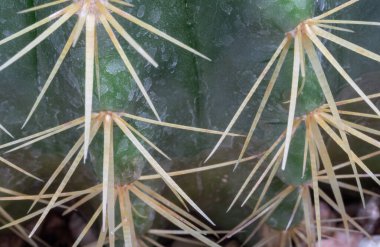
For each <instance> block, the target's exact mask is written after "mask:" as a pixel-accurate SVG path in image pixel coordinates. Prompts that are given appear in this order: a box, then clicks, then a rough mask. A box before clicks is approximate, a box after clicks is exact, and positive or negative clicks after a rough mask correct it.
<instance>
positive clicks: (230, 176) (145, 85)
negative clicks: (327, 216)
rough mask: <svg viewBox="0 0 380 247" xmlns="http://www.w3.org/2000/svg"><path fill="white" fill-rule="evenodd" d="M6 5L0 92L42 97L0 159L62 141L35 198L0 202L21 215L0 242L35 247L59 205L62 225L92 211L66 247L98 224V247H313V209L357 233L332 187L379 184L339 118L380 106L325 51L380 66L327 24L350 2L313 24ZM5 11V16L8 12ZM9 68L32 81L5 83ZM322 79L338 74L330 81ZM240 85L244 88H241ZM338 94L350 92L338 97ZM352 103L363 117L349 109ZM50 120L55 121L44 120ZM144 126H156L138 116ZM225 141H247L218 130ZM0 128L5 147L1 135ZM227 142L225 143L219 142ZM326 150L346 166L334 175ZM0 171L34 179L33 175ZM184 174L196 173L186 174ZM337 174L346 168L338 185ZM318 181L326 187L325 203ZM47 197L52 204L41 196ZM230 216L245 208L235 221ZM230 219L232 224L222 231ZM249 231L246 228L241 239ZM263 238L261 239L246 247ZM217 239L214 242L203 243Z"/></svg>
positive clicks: (174, 8) (90, 1) (184, 5)
mask: <svg viewBox="0 0 380 247" xmlns="http://www.w3.org/2000/svg"><path fill="white" fill-rule="evenodd" d="M364 1H366V0H363V1H361V2H364ZM11 2H12V3H15V5H14V6H11V4H10V3H8V4H7V3H4V6H7V7H9V8H11V10H12V11H13V10H14V11H15V12H16V11H19V10H21V11H20V14H22V15H20V16H24V17H17V18H20V20H22V21H20V24H18V23H17V25H15V26H14V27H13V26H10V25H13V24H14V21H12V20H6V21H5V23H7V24H6V26H7V28H10V29H12V31H11V32H9V31H7V32H3V33H6V37H4V38H3V39H2V40H0V45H1V46H3V47H4V46H9V45H10V44H13V43H15V44H17V46H15V47H14V48H12V49H10V51H9V52H8V51H7V55H6V58H2V60H1V63H2V65H1V66H0V71H1V73H6V74H7V76H6V77H5V80H9V78H13V77H15V78H16V79H17V81H16V82H17V83H19V84H20V85H21V86H20V89H19V90H17V93H19V94H22V93H23V90H25V91H28V90H29V88H26V87H25V89H23V86H22V85H23V84H25V83H26V82H25V81H23V80H27V79H28V80H30V81H31V82H32V83H30V84H33V83H34V84H37V82H38V81H41V82H42V84H41V90H40V92H39V93H38V96H37V99H35V100H34V103H32V102H33V99H32V100H29V99H28V103H30V104H31V105H32V107H31V109H30V111H29V113H28V114H27V117H26V120H24V121H22V124H20V121H19V120H17V121H16V122H15V121H13V122H10V123H7V122H6V121H2V122H3V123H4V124H5V126H7V128H8V129H10V130H11V131H12V133H15V131H16V133H17V135H16V139H15V140H13V141H10V142H9V140H7V141H4V144H2V145H0V149H2V150H6V151H7V153H15V154H19V153H22V152H24V150H25V148H26V147H29V148H31V149H32V150H33V149H36V150H45V152H46V153H51V154H54V153H55V152H57V151H56V148H55V144H54V145H51V144H52V143H55V141H57V140H60V139H61V138H62V135H61V134H65V138H64V140H63V141H61V143H62V145H61V146H60V147H59V149H60V150H61V151H62V150H64V151H62V153H64V157H63V159H62V160H60V163H59V164H55V166H54V169H52V170H49V171H48V172H47V173H49V175H48V176H47V179H46V181H45V182H44V185H43V186H42V189H41V186H40V185H41V184H38V185H37V184H33V189H32V188H31V190H30V191H27V192H26V193H28V194H20V193H19V192H15V191H14V190H12V189H13V188H9V189H5V188H3V187H0V188H1V190H0V192H2V193H3V194H6V195H4V196H3V197H1V198H0V199H1V201H3V202H8V205H11V203H13V202H14V201H20V200H27V201H31V202H32V205H31V206H30V207H29V211H28V213H27V214H26V215H25V216H23V217H20V218H19V219H17V220H15V219H14V218H13V217H11V216H10V214H9V213H8V212H6V211H5V210H3V208H0V209H1V211H0V216H1V218H0V219H1V220H3V221H4V220H5V221H7V222H4V226H2V227H1V229H6V228H11V229H14V231H16V232H17V233H18V234H19V235H20V236H21V237H22V238H23V239H25V240H26V241H27V242H28V243H30V244H31V245H33V246H38V244H36V243H37V242H35V241H37V240H38V238H37V237H36V236H35V234H36V231H37V229H38V228H39V227H40V226H41V224H42V223H43V221H44V220H45V219H46V216H47V215H48V214H49V212H50V211H51V210H52V209H54V208H57V207H64V208H65V211H64V214H65V215H66V214H69V213H70V212H72V211H73V210H77V209H79V208H80V207H81V206H82V205H84V204H89V203H91V204H93V205H96V206H95V210H94V212H93V213H92V215H91V216H90V217H89V219H88V223H87V224H86V226H85V227H84V229H82V231H81V234H80V235H79V237H78V238H77V239H76V241H75V243H73V246H79V245H80V244H81V241H82V240H83V238H84V237H85V235H86V234H87V232H88V231H89V230H90V229H92V228H96V225H98V224H99V226H100V227H99V239H98V241H97V242H96V243H94V245H96V246H103V245H105V244H106V243H109V245H110V246H119V245H120V246H150V245H152V246H160V243H159V241H160V239H157V237H158V238H165V237H168V238H169V239H170V238H171V239H177V240H179V241H184V242H191V243H195V244H205V245H207V246H220V243H221V242H223V241H224V240H226V239H228V238H230V237H233V236H235V235H238V237H239V238H240V239H241V240H242V242H243V244H248V243H256V244H257V245H259V246H264V245H267V246H271V244H272V243H273V242H274V243H279V244H280V246H287V245H288V244H289V243H295V244H296V245H300V246H301V242H305V244H306V245H307V246H314V245H315V243H316V242H317V241H318V242H319V243H320V242H321V240H322V237H323V232H324V221H323V219H321V217H320V209H319V205H320V201H324V202H326V203H327V204H328V205H330V207H331V208H333V209H334V210H335V211H336V212H337V213H338V214H339V217H340V220H341V222H342V224H343V228H344V230H345V232H346V233H347V235H349V234H350V225H351V226H353V227H354V228H355V229H356V230H358V231H360V232H361V233H362V234H363V235H365V236H369V234H368V233H367V232H366V231H365V230H364V229H363V227H362V226H360V225H359V224H358V223H357V222H356V221H355V219H354V218H353V217H351V216H349V215H348V213H347V212H346V205H345V203H344V200H343V193H342V191H341V190H342V189H345V190H351V191H354V192H357V193H358V194H359V196H360V199H361V200H362V203H363V205H364V206H365V195H374V193H373V192H371V191H369V190H366V188H365V185H363V179H361V178H362V177H369V178H371V179H372V180H373V181H374V182H375V183H377V184H378V185H380V180H379V179H378V178H377V176H376V174H375V172H374V171H372V167H371V166H370V165H368V164H366V160H367V159H370V158H373V157H375V156H377V154H378V152H373V153H369V154H366V155H364V156H362V155H361V154H360V155H359V154H358V153H357V152H356V146H357V144H356V143H355V141H354V140H352V139H353V137H355V138H356V139H359V140H361V141H364V142H365V143H367V144H369V145H372V146H374V147H376V148H379V147H380V144H379V142H378V141H377V140H376V139H375V138H374V137H373V136H375V135H378V134H379V132H378V130H376V128H374V127H371V126H367V125H366V124H361V123H360V124H359V123H357V122H355V121H354V120H353V119H352V116H355V117H357V118H359V117H360V118H365V119H376V118H378V116H379V115H380V111H379V110H378V108H377V106H376V102H375V101H374V100H375V99H376V98H377V97H378V96H379V95H378V94H373V95H367V94H366V93H365V92H364V89H362V88H361V86H363V85H358V84H357V82H356V81H355V80H353V77H352V76H350V74H349V72H347V71H346V66H345V64H343V63H342V64H341V63H340V62H339V60H340V56H339V55H335V51H336V50H337V48H333V47H330V44H331V43H333V44H337V45H339V46H341V47H343V48H345V49H346V50H347V49H348V50H349V51H350V52H354V53H357V54H359V56H361V57H365V58H366V59H368V58H369V60H374V61H375V62H380V56H379V55H377V53H375V52H372V51H370V50H368V49H365V48H364V47H362V46H359V45H356V44H354V43H353V42H350V41H348V40H350V38H351V37H349V38H341V36H342V37H345V36H344V35H345V34H346V33H353V32H354V31H353V30H351V29H349V25H353V26H360V27H366V28H371V26H379V25H380V24H379V23H378V22H373V21H361V20H356V19H354V20H350V18H347V19H346V18H342V19H340V16H339V14H341V13H344V12H345V11H349V10H350V8H351V7H352V6H353V5H355V4H358V5H360V3H358V2H359V1H358V0H350V1H344V2H343V3H340V5H339V4H336V6H333V7H332V6H329V8H327V9H323V11H322V12H323V13H320V12H321V10H320V9H318V7H319V5H318V3H317V2H315V1H311V0H302V1H288V0H276V1H263V0H255V1H241V2H232V1H221V2H217V3H216V6H217V8H216V9H215V4H214V3H211V2H207V1H197V0H196V1H191V2H187V1H185V2H178V1H154V2H149V1H144V0H139V1H134V2H132V3H130V2H126V1H122V0H73V1H71V0H56V1H42V0H41V1H40V0H34V1H27V2H26V3H25V2H24V1H11ZM14 8H17V10H16V9H14ZM148 8H149V10H147V9H148ZM4 10H5V11H2V12H1V13H2V14H3V15H6V14H9V10H8V9H4ZM147 11H149V13H150V16H148V14H146V12H147ZM32 13H33V14H32ZM312 16H315V17H312ZM334 16H339V17H338V18H339V19H334ZM32 17H33V18H32ZM146 18H147V19H146ZM48 23H51V25H50V26H48V27H46V28H43V26H44V25H46V24H48ZM148 23H151V24H152V25H151V24H148ZM20 25H21V26H20ZM247 31H249V32H247ZM10 33H13V34H10ZM82 33H83V35H82ZM136 33H137V34H136ZM283 33H285V37H282V35H283ZM335 33H337V34H335ZM204 34H207V35H204ZM170 35H173V36H170ZM82 36H83V37H82ZM174 37H175V38H174ZM322 39H323V40H326V41H329V42H330V43H329V44H327V43H324V42H323V41H322ZM180 40H181V41H180ZM281 40H282V41H281ZM167 41H169V42H167ZM247 41H248V42H247ZM25 43H26V45H25ZM187 44H188V45H187ZM20 46H21V48H20ZM36 47H37V51H36V52H35V50H34V48H36ZM192 47H194V48H192ZM252 48H253V49H252ZM14 50H16V51H14ZM183 51H187V52H183ZM338 51H341V50H338ZM201 52H202V53H201ZM273 52H274V53H273ZM342 52H343V51H342ZM130 53H131V54H130ZM189 53H190V54H189ZM271 53H273V54H271ZM203 54H207V56H206V55H203ZM209 57H211V58H213V61H211V59H210V58H209ZM22 63H23V65H26V66H23V67H26V68H28V69H30V73H27V74H24V72H21V73H20V74H18V73H19V71H22V69H21V68H19V67H17V65H19V64H22ZM159 65H160V66H162V68H161V67H158V66H159ZM252 67H253V68H252ZM234 70H237V71H234ZM232 72H233V73H232ZM256 73H257V74H258V76H255V74H256ZM334 73H336V74H337V75H338V76H335V77H333V76H330V74H334ZM15 74H16V75H17V76H16V75H15ZM252 78H255V82H254V83H253V84H247V83H243V84H241V81H243V80H246V79H252ZM331 78H333V79H331ZM341 78H343V79H344V80H343V81H342V80H341ZM55 81H57V82H59V84H57V83H53V82H55ZM267 81H268V82H267ZM83 82H84V84H83ZM335 82H336V83H335ZM343 82H346V83H348V85H349V86H350V87H352V89H353V91H354V92H355V93H356V95H355V96H350V97H344V98H343V99H339V100H337V99H336V94H337V93H336V92H337V91H338V90H337V88H339V87H342V85H343ZM6 83H9V82H6ZM135 83H136V84H135ZM150 83H151V85H150ZM234 83H236V84H234ZM265 83H267V85H266V86H265V85H263V84H265ZM55 84H57V85H55ZM52 87H54V89H55V90H51V89H50V90H49V88H52ZM94 89H95V90H94ZM231 91H234V92H238V93H236V94H232V95H231ZM177 93H178V94H179V95H177ZM372 93H376V92H372ZM227 95H228V96H227ZM242 95H243V96H242ZM357 95H358V96H360V97H358V98H355V97H356V96H357ZM226 96H227V97H226ZM4 97H5V96H4ZM242 98H243V99H242ZM252 101H253V103H252ZM326 102H327V103H326ZM251 103H252V104H251ZM44 105H45V106H44ZM47 105H48V106H49V107H47ZM353 105H360V106H361V107H362V108H363V109H368V110H369V111H373V112H374V113H375V114H374V113H368V112H363V111H362V109H360V110H355V108H353V109H354V110H352V109H351V108H350V107H352V106H353ZM26 106H28V104H26V105H22V106H20V105H19V104H17V107H19V108H20V109H25V108H27V107H26ZM54 109H56V110H54ZM236 109H237V110H236ZM54 111H55V112H58V113H57V114H56V116H53V115H52V114H50V113H52V112H54ZM83 111H84V114H82V112H83ZM268 112H269V113H268ZM152 113H153V116H154V117H155V118H156V119H157V120H155V119H152V118H150V117H149V116H150V115H151V114H152ZM230 113H233V114H232V115H233V116H232V120H229V118H230V117H229V116H230V115H231V114H230ZM246 113H247V114H246ZM252 114H253V115H252ZM72 119H74V120H72ZM252 119H253V120H252ZM238 120H239V121H240V120H243V121H244V122H242V123H238ZM29 122H30V124H28V125H27V123H29ZM32 122H35V123H36V124H35V125H34V126H33V124H31V123H32ZM62 122H63V123H62ZM18 124H20V125H21V128H22V129H23V133H22V134H19V133H18V132H17V131H18V130H17V128H16V127H15V125H18ZM226 124H228V125H227V127H226V128H225V125H226ZM8 125H9V126H10V127H8ZM52 125H53V126H54V125H56V127H51V126H52ZM195 126H197V127H195ZM198 126H200V127H198ZM41 127H43V128H45V129H44V130H41ZM236 127H237V128H236ZM222 128H225V130H224V131H218V130H216V129H222ZM233 128H236V129H239V130H238V131H234V132H239V133H245V132H247V133H246V135H245V134H236V133H232V129H233ZM0 129H1V130H2V131H3V132H4V133H7V134H8V135H10V132H9V131H7V129H5V128H4V127H3V125H0ZM75 129H79V130H75ZM82 129H83V133H82V134H81V132H82ZM78 133H79V134H78ZM10 136H11V137H13V136H12V135H10ZM215 136H220V137H219V140H218V139H215ZM242 137H244V138H243V140H244V141H243V142H240V140H241V139H242ZM226 138H229V142H230V143H233V144H229V145H223V144H224V141H225V140H226ZM231 138H233V139H231ZM180 141H181V142H183V144H182V143H181V142H180ZM215 141H216V144H214V142H215ZM333 143H334V144H333ZM334 145H335V148H336V147H338V148H340V149H341V152H343V153H344V154H346V157H347V159H348V161H345V162H344V163H342V164H339V163H338V162H337V163H336V161H335V160H334V157H332V155H331V153H332V151H331V148H332V146H334ZM46 150H47V151H46ZM247 154H248V155H247ZM172 156H174V157H172ZM211 160H212V162H213V164H212V165H210V164H208V163H209V162H210V161H211ZM0 161H1V162H3V163H5V164H6V165H8V166H10V167H12V168H14V169H16V170H18V171H19V172H21V174H22V175H27V176H28V177H32V178H34V179H36V180H39V181H42V180H41V179H40V177H41V174H32V173H34V172H28V171H26V170H29V169H26V170H24V168H21V167H20V166H18V165H15V164H14V163H12V162H10V161H8V160H6V159H3V158H0ZM197 163H204V164H203V165H201V166H200V165H198V167H195V166H196V165H195V164H197ZM49 165H52V164H49ZM53 165H54V164H53ZM252 165H253V166H252ZM41 167H42V168H41V169H45V168H44V166H43V165H41ZM343 167H349V168H350V171H348V172H346V173H344V174H340V173H339V170H340V169H341V168H343ZM30 168H33V167H30ZM79 169H82V170H85V171H86V172H89V173H90V174H91V175H90V177H91V179H93V183H87V182H85V181H83V183H82V184H81V189H78V188H74V187H75V186H71V184H72V183H75V181H76V180H78V177H79V180H81V178H80V172H78V170H79ZM232 169H233V170H232ZM31 170H32V171H33V169H31ZM34 171H36V170H34ZM361 171H364V173H365V174H361ZM195 173H196V174H197V175H196V177H195V178H194V176H192V175H191V174H195ZM36 175H38V176H36ZM45 176H46V175H43V177H42V178H44V177H45ZM60 176H63V177H62V178H61V177H60ZM176 177H179V178H177V179H175V178H176ZM242 177H244V182H243V183H242ZM343 178H350V179H353V180H354V181H355V183H354V184H349V183H345V182H342V181H341V180H340V179H343ZM157 179H159V180H161V181H163V182H164V184H165V188H164V187H163V186H162V184H160V182H159V180H157ZM221 181H222V182H221ZM197 183H198V184H197ZM199 183H200V184H199ZM26 184H27V183H26V182H25V185H26ZM196 184H197V185H196ZM321 184H325V185H328V186H329V189H330V190H331V192H332V193H331V194H332V195H333V197H331V196H330V194H328V193H326V192H325V190H326V186H324V187H323V186H322V187H321V186H320V185H321ZM4 186H5V185H4ZM83 186H84V188H83ZM37 187H38V188H37ZM153 188H154V189H153ZM200 188H202V189H200ZM10 189H11V190H10ZM51 189H54V192H53V194H48V193H47V191H49V190H51ZM68 189H69V190H68ZM36 190H37V192H36ZM167 191H168V192H170V193H166V192H167ZM22 192H23V191H22ZM23 193H24V192H23ZM194 198H195V199H194ZM173 201H177V203H174V202H173ZM237 203H240V204H241V206H244V209H243V210H241V209H237V208H236V204H237ZM177 204H178V205H177ZM4 205H5V204H4ZM37 205H38V207H39V209H37V210H35V209H34V208H35V207H36V206H37ZM28 206H29V205H28ZM41 206H42V208H41ZM188 206H190V207H188ZM190 208H191V209H193V210H194V212H191V213H190V212H188V210H189V209H190ZM225 211H227V212H225ZM142 212H143V213H142ZM155 214H157V217H156V215H155ZM159 215H160V216H162V217H163V218H165V219H166V220H167V221H168V222H170V223H171V224H173V225H175V226H176V227H177V228H179V229H180V232H179V233H178V231H176V230H168V229H164V230H154V229H151V228H154V227H155V226H157V227H159V228H161V227H165V223H164V222H165V221H162V218H161V217H158V216H159ZM34 217H38V220H37V223H36V224H35V225H34V227H33V229H32V230H31V232H30V233H26V230H25V229H23V228H22V226H21V224H22V223H24V222H25V221H28V220H30V219H32V218H34ZM197 217H200V218H201V219H202V220H205V221H207V223H204V222H203V221H202V220H201V219H198V218H197ZM228 217H230V218H231V219H232V218H233V219H234V220H227V222H226V220H225V219H226V218H227V219H228ZM214 222H215V223H216V226H215V224H214ZM253 223H257V225H256V227H255V228H254V229H253V230H251V231H247V230H246V229H247V228H248V227H249V226H251V225H252V224H253ZM211 225H212V226H211ZM266 228H269V229H270V230H268V231H269V232H270V233H271V235H272V236H271V237H270V238H268V239H264V240H260V239H257V236H258V233H259V232H260V231H262V229H266ZM149 229H151V230H149ZM220 230H223V231H220ZM225 230H228V231H225ZM277 232H278V233H277ZM178 234H179V235H178ZM181 234H187V235H188V236H191V237H192V238H194V240H190V239H188V238H182V237H181V236H182V235H181ZM218 234H223V235H224V236H223V237H222V238H220V239H218V241H214V240H215V238H219V237H220V236H219V235H218ZM27 235H28V236H29V237H35V238H34V239H33V240H30V239H28V238H27ZM177 235H178V236H177ZM300 236H304V237H300Z"/></svg>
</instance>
